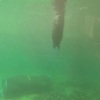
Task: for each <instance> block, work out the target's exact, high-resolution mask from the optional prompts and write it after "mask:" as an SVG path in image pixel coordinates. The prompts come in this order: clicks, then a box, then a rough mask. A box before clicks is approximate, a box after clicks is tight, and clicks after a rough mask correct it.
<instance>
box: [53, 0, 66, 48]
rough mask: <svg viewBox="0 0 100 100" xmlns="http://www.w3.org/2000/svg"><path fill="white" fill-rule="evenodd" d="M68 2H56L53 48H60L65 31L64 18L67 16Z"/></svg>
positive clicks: (59, 0) (55, 0)
mask: <svg viewBox="0 0 100 100" xmlns="http://www.w3.org/2000/svg"><path fill="white" fill-rule="evenodd" d="M65 3H66V0H54V3H53V4H54V9H55V11H56V15H55V19H54V22H53V25H54V26H53V31H52V42H53V48H60V44H61V41H62V37H63V30H64V16H65Z"/></svg>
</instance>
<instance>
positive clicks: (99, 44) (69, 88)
mask: <svg viewBox="0 0 100 100" xmlns="http://www.w3.org/2000/svg"><path fill="white" fill-rule="evenodd" d="M99 5H100V1H99V0H95V1H94V0H88V1H86V0H68V1H67V4H66V16H65V28H64V37H63V41H62V43H61V48H60V50H55V49H53V47H52V40H51V34H52V23H53V19H54V16H55V11H54V9H53V5H52V1H51V0H0V80H2V79H4V78H8V77H15V76H19V75H33V76H46V77H49V78H50V79H51V80H52V81H54V83H52V84H56V85H54V91H53V92H50V93H46V94H42V95H39V96H38V97H36V98H35V97H31V96H30V97H29V98H28V97H23V98H22V99H23V100H99V99H100V96H99V92H100V86H99V85H100V40H99V39H100V28H99V27H100V12H99V11H100V7H99ZM55 91H56V92H55ZM57 91H59V92H57ZM62 91H63V92H62ZM73 91H74V92H73ZM86 91H88V92H86ZM10 100H19V99H10Z"/></svg>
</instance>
